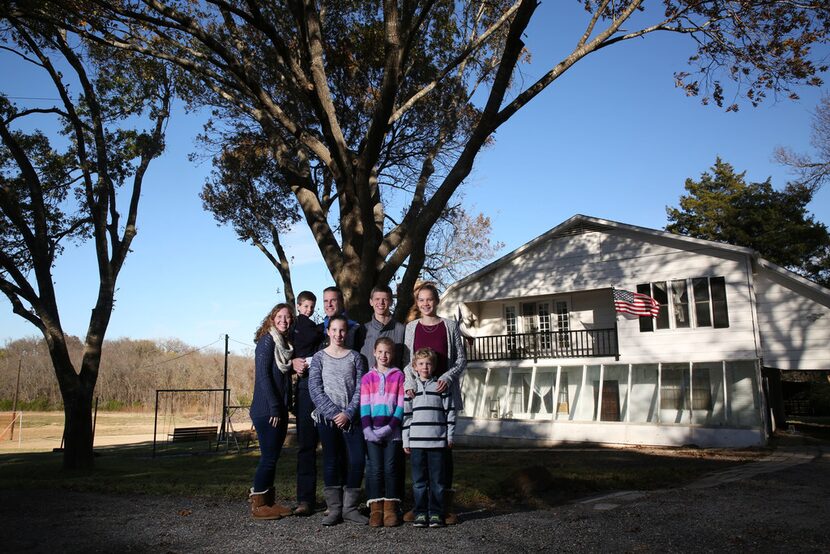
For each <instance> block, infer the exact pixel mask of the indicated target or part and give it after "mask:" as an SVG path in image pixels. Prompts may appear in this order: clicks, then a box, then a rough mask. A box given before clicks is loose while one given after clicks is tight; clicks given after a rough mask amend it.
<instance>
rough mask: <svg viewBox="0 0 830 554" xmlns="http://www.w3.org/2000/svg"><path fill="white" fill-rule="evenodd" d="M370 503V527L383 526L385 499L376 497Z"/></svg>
mask: <svg viewBox="0 0 830 554" xmlns="http://www.w3.org/2000/svg"><path fill="white" fill-rule="evenodd" d="M367 504H369V527H383V516H384V513H383V499H381V498H375V499H374V500H370V501H369V502H367Z"/></svg>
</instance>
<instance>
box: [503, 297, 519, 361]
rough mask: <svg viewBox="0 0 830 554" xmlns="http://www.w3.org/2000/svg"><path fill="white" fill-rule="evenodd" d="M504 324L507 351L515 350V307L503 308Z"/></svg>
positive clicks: (516, 321) (516, 322) (516, 324)
mask: <svg viewBox="0 0 830 554" xmlns="http://www.w3.org/2000/svg"><path fill="white" fill-rule="evenodd" d="M504 322H505V326H506V330H507V349H508V350H509V351H512V350H515V349H516V330H517V326H518V320H517V319H516V306H505V307H504Z"/></svg>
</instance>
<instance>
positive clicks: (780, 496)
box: [0, 446, 830, 553]
mask: <svg viewBox="0 0 830 554" xmlns="http://www.w3.org/2000/svg"><path fill="white" fill-rule="evenodd" d="M0 471H1V469H0ZM247 510H248V505H247V504H246V503H245V502H244V501H242V500H240V501H239V502H224V501H216V500H205V499H199V498H172V497H155V496H116V495H102V494H91V493H75V492H66V491H61V492H29V491H26V492H22V491H8V490H5V491H0V518H2V519H0V551H5V552H48V553H63V552H117V551H121V552H228V551H245V552H269V553H272V552H281V551H288V550H290V551H293V552H312V551H313V552H319V553H323V552H329V551H339V552H386V551H392V550H394V551H398V552H423V551H462V552H473V551H476V552H514V551H520V552H524V551H559V552H609V551H613V552H715V551H725V550H738V551H751V552H788V551H789V552H830V455H828V453H827V447H826V446H810V447H800V448H797V449H791V450H786V449H785V450H783V451H782V450H779V451H776V454H774V455H773V456H771V457H770V458H769V459H764V460H762V461H759V462H755V463H751V464H747V465H745V466H741V467H740V468H739V469H734V470H730V471H727V472H724V473H722V474H716V475H713V476H710V477H708V478H706V479H704V480H702V481H698V482H695V483H691V484H689V485H687V486H684V487H682V488H677V489H669V490H662V491H650V492H644V493H640V492H637V491H629V492H627V493H615V494H613V495H608V496H604V497H596V498H591V499H583V500H582V501H579V502H575V503H572V504H567V505H563V506H561V507H558V508H556V509H552V510H540V511H532V512H521V513H512V514H507V515H493V514H488V513H486V512H480V513H473V514H467V515H466V517H465V518H464V520H463V522H462V523H461V524H460V525H458V526H455V527H448V528H444V529H415V528H412V527H409V526H406V527H399V528H394V529H370V528H368V527H365V526H363V527H359V526H355V525H352V524H342V525H338V526H336V527H331V528H324V527H322V526H321V525H320V519H321V515H320V514H318V515H316V516H313V517H310V518H303V519H301V518H288V519H283V520H280V521H253V520H252V519H251V518H250V517H249V515H248V511H247Z"/></svg>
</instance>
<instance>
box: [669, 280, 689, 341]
mask: <svg viewBox="0 0 830 554" xmlns="http://www.w3.org/2000/svg"><path fill="white" fill-rule="evenodd" d="M671 298H672V311H673V312H674V326H675V328H678V329H682V328H684V327H689V325H690V321H689V289H688V288H687V287H686V280H685V279H682V280H677V281H672V282H671Z"/></svg>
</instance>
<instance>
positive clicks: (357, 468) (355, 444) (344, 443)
mask: <svg viewBox="0 0 830 554" xmlns="http://www.w3.org/2000/svg"><path fill="white" fill-rule="evenodd" d="M317 433H318V434H319V435H320V444H322V445H323V483H325V485H326V486H327V487H341V486H344V485H345V486H346V487H348V488H351V489H358V488H360V483H361V481H363V470H364V468H365V467H366V443H365V442H364V440H363V430H362V429H361V428H360V424H357V425H352V426H351V427H350V428H349V429H348V430H345V429H340V428H339V427H337V426H336V425H334V424H333V423H332V424H331V425H330V426H329V425H326V424H325V423H318V424H317ZM343 468H346V471H345V478H344V472H343Z"/></svg>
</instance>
